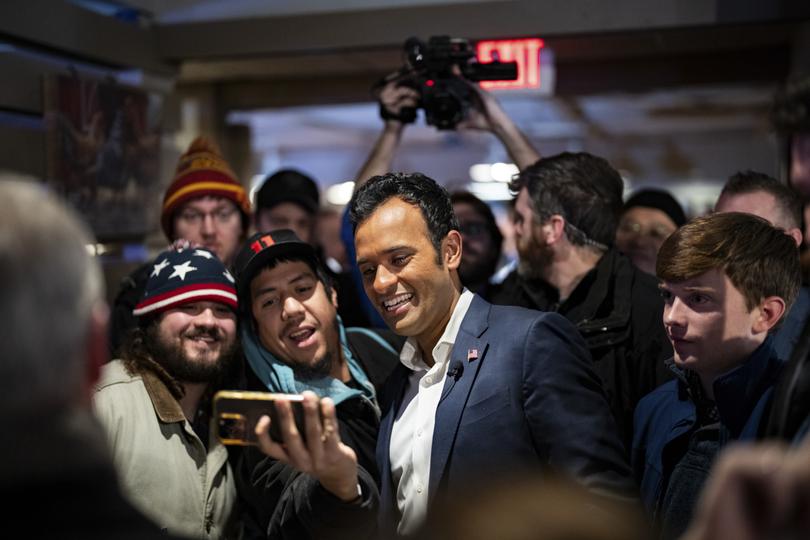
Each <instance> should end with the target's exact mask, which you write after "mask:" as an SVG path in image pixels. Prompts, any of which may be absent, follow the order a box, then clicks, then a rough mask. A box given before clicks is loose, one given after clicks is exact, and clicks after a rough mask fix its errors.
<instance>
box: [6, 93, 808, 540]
mask: <svg viewBox="0 0 810 540" xmlns="http://www.w3.org/2000/svg"><path fill="white" fill-rule="evenodd" d="M475 92H476V94H475V95H476V96H477V100H476V103H475V107H474V108H473V109H472V110H471V112H470V114H469V115H468V118H467V119H466V120H465V121H464V122H463V123H462V124H460V125H459V129H482V130H486V131H489V132H491V133H492V134H494V135H495V136H496V137H497V138H498V139H499V140H500V141H501V142H502V143H503V145H504V147H505V148H506V150H507V152H508V153H509V155H510V156H511V158H512V159H513V160H514V162H515V164H516V165H517V166H518V167H519V169H520V172H519V174H517V175H516V176H515V178H514V179H513V181H512V184H511V188H512V190H513V192H514V193H515V199H514V208H513V211H512V216H513V219H512V221H513V224H512V225H513V227H514V237H515V242H516V248H517V253H518V261H517V264H516V266H515V268H514V269H513V270H512V271H511V272H510V273H509V274H508V275H506V276H505V278H504V279H503V280H500V281H499V280H494V279H492V278H493V275H494V274H495V273H496V270H497V269H498V262H499V260H500V259H501V249H502V245H503V239H504V238H503V234H502V232H501V230H500V228H499V226H498V224H497V222H496V219H495V216H494V214H493V212H492V210H491V209H490V208H489V206H488V205H487V204H486V203H484V202H483V201H481V200H479V199H478V198H476V197H475V196H474V195H472V194H470V193H466V192H458V193H452V194H450V193H448V192H447V191H446V190H445V189H444V188H443V187H442V186H441V185H440V184H439V183H438V182H437V181H435V180H434V179H431V178H429V177H428V176H426V175H424V174H421V173H416V172H413V173H400V172H393V171H391V167H392V163H393V159H394V155H395V153H396V149H397V146H398V144H399V141H400V140H401V137H402V135H403V132H404V129H405V127H406V124H405V123H404V122H402V121H401V120H400V119H399V115H400V111H401V109H402V108H404V107H414V106H415V105H416V102H417V100H418V95H416V93H415V91H414V90H413V89H410V88H407V87H401V86H396V85H395V84H393V83H391V84H389V85H387V86H385V87H384V88H382V90H381V93H380V96H379V100H380V103H381V107H382V108H383V109H384V110H385V111H386V113H385V114H383V115H382V116H383V118H384V126H383V129H382V132H381V134H380V136H379V138H378V140H377V141H376V142H375V143H374V144H373V146H372V149H371V151H370V155H369V158H368V160H367V161H366V162H365V164H364V165H363V166H362V167H361V170H360V171H359V173H358V174H357V178H356V182H355V191H354V194H353V197H352V199H351V201H350V202H349V204H348V206H347V208H346V210H345V212H344V214H343V215H342V216H340V224H341V227H342V228H341V239H340V240H341V246H340V249H335V246H325V245H322V244H320V243H319V242H318V234H317V231H318V220H319V219H322V218H323V219H325V218H326V217H328V218H329V219H334V220H335V221H337V220H338V218H337V217H336V216H328V215H325V214H323V213H322V211H321V205H320V198H319V190H318V187H317V183H316V182H314V181H313V180H312V179H311V178H309V177H308V176H306V175H305V174H303V173H301V172H299V171H297V170H294V169H284V170H281V171H278V172H276V173H274V174H271V175H268V176H267V178H266V180H265V182H264V184H263V185H262V186H261V188H260V189H259V190H258V191H257V192H256V196H255V200H254V201H253V204H251V201H250V200H249V198H248V196H247V193H246V190H245V189H244V187H243V185H242V183H241V182H240V181H239V179H238V178H237V176H236V175H235V174H234V172H233V171H232V170H231V168H230V167H229V165H228V163H227V162H226V160H225V159H224V158H223V156H222V155H221V153H220V152H219V150H218V148H217V146H216V144H214V143H213V141H211V140H210V139H207V138H205V137H200V138H198V139H196V140H195V141H194V142H193V143H192V144H191V145H190V147H189V148H188V150H187V151H186V152H185V153H184V154H183V155H182V156H181V157H180V159H179V162H178V165H177V168H176V172H175V175H174V177H173V178H172V179H171V181H170V182H169V184H168V187H167V189H166V191H165V195H164V200H163V206H162V210H161V226H162V229H163V232H164V233H165V235H166V238H167V240H168V243H169V244H170V245H169V247H168V249H166V250H165V251H163V252H161V253H160V254H159V255H157V257H156V258H155V259H154V260H152V261H149V262H148V263H146V264H144V265H143V266H142V267H140V268H138V269H136V270H135V271H134V272H133V273H132V274H131V275H130V276H128V277H127V278H126V279H125V280H124V281H123V283H122V285H121V288H120V290H119V291H118V292H117V294H116V297H115V302H114V305H113V306H112V307H111V310H109V312H108V309H107V307H106V306H105V304H104V302H103V300H102V299H103V287H102V279H101V268H100V267H99V264H98V261H97V260H96V259H94V258H93V257H91V256H89V255H88V254H87V252H86V250H85V244H87V243H90V241H91V240H90V238H91V237H90V234H89V232H88V231H87V230H86V228H85V227H84V225H82V219H81V217H80V216H78V215H76V214H74V213H73V212H72V211H70V210H68V209H67V208H66V207H65V204H64V203H63V202H61V201H58V200H56V199H55V198H54V197H53V196H52V195H50V194H48V193H46V192H45V191H44V190H42V189H41V188H40V187H39V186H37V185H35V184H32V183H25V182H15V181H5V182H3V183H2V184H0V223H2V228H0V231H2V232H0V275H2V276H3V277H4V279H2V280H0V284H2V285H0V286H2V288H3V299H4V300H3V302H2V304H0V313H1V315H0V317H2V320H3V322H4V324H3V326H2V328H3V332H4V335H3V337H4V340H3V341H4V342H5V344H6V354H5V355H4V360H3V362H2V368H1V369H2V372H0V377H2V380H3V381H4V385H5V386H4V388H5V391H4V392H3V393H2V395H0V401H2V402H3V407H2V415H3V416H4V417H5V419H6V420H7V423H6V425H10V426H12V435H13V437H12V442H10V443H9V444H10V454H9V455H8V456H7V459H5V460H3V465H2V469H3V472H2V474H0V479H1V480H0V485H2V488H1V489H2V491H3V492H4V493H5V494H6V497H4V500H6V501H9V500H10V501H12V502H11V503H10V505H11V510H12V512H13V514H15V515H16V514H19V515H23V514H24V513H25V509H26V508H29V509H30V506H31V505H36V508H37V509H39V511H40V512H41V513H42V514H43V515H44V516H45V518H46V519H43V520H40V521H36V522H33V521H32V522H31V523H29V524H28V527H29V534H28V535H29V536H37V535H38V534H41V535H48V534H49V533H52V534H58V535H59V536H65V537H75V538H94V537H98V538H102V537H103V538H110V537H116V538H117V537H122V538H151V537H158V536H160V537H164V538H165V537H187V538H212V539H213V538H271V539H310V538H312V539H321V538H346V539H349V538H351V539H357V540H359V539H374V538H383V539H386V538H397V537H410V538H424V539H431V538H465V539H467V538H505V539H513V538H514V539H524V538H525V539H528V538H548V539H563V538H583V539H586V540H587V539H594V540H596V539H601V538H628V539H635V538H639V539H641V538H666V539H670V538H673V539H674V538H687V539H695V540H697V539H703V538H714V539H723V538H728V539H731V538H751V539H755V538H756V539H758V538H763V539H764V538H774V537H785V538H792V537H800V536H802V535H807V534H810V527H808V522H807V519H806V516H807V515H808V514H807V510H810V508H807V507H808V506H810V504H808V502H809V501H810V497H807V494H808V492H810V449H808V445H809V444H810V441H808V440H806V437H805V435H806V433H807V431H808V429H810V409H808V404H809V403H810V398H808V396H809V395H810V386H809V385H810V379H809V378H810V375H808V373H810V370H808V369H806V367H805V366H806V364H807V362H806V358H807V356H808V352H809V350H810V343H809V342H810V340H809V339H808V334H810V332H809V331H808V324H809V323H808V320H809V319H810V292H809V291H808V289H807V287H806V285H803V283H802V272H801V267H800V256H799V250H800V247H801V244H802V240H803V236H802V229H801V225H802V203H801V199H800V198H799V196H798V195H797V194H796V193H794V192H793V191H792V190H791V188H790V187H788V186H786V185H784V184H782V183H780V182H779V181H777V180H776V179H774V178H771V177H769V176H767V175H765V174H762V173H757V172H752V171H746V172H739V173H736V172H734V171H730V176H729V180H728V182H727V183H726V185H725V186H724V188H723V191H722V193H721V195H720V197H719V199H718V201H717V203H716V207H715V209H714V212H712V213H711V214H709V215H706V216H698V217H695V218H694V219H692V220H688V219H687V216H686V214H685V212H684V211H683V209H682V208H681V207H680V205H679V204H678V202H677V201H676V200H675V199H674V198H673V197H672V196H671V195H669V194H668V193H666V192H663V191H658V190H644V191H641V192H637V193H635V194H634V195H633V196H632V197H631V198H629V199H628V200H627V201H623V197H622V195H623V191H624V185H623V181H622V178H621V176H620V175H619V173H618V172H617V171H616V169H614V168H613V167H612V166H611V164H610V163H609V162H608V161H607V160H605V159H603V158H601V157H598V156H595V155H592V154H589V153H587V152H578V153H571V152H565V153H562V154H558V155H552V156H542V157H541V155H540V154H539V152H537V151H536V150H535V149H534V148H533V146H532V144H531V143H530V141H529V140H528V139H527V138H526V137H525V136H524V134H522V133H521V132H520V130H519V129H518V128H517V126H516V125H515V123H514V122H513V121H512V120H511V119H510V118H509V117H508V116H507V115H506V114H505V113H504V111H503V109H502V108H501V107H500V105H499V104H498V102H497V101H496V100H495V98H494V97H493V96H492V95H490V94H489V93H487V92H485V91H483V90H480V89H477V88H476V90H475ZM344 254H345V255H344ZM336 257H337V258H340V259H341V261H340V262H338V261H337V260H336ZM108 320H109V325H108ZM225 389H227V390H244V391H260V392H270V393H274V394H284V395H294V396H297V399H300V402H299V404H300V409H296V408H294V407H293V404H292V403H291V402H288V401H285V400H283V399H281V400H277V401H275V402H274V403H275V405H274V414H273V415H270V414H269V411H268V414H267V415H264V416H262V417H261V419H260V420H259V421H258V422H257V423H256V425H255V427H253V426H250V428H249V429H251V430H253V432H252V433H251V434H249V435H251V436H252V437H253V438H254V439H255V444H252V445H248V446H230V445H226V444H224V443H223V440H222V438H221V437H220V436H219V435H220V433H219V425H218V424H217V422H216V420H217V419H216V418H215V416H214V415H213V413H212V404H213V402H214V401H215V396H216V393H217V392H218V391H220V390H225ZM271 417H272V419H271ZM271 428H272V429H271ZM273 433H274V434H275V435H273V436H271V434H273ZM226 442H227V441H226ZM789 445H792V446H789Z"/></svg>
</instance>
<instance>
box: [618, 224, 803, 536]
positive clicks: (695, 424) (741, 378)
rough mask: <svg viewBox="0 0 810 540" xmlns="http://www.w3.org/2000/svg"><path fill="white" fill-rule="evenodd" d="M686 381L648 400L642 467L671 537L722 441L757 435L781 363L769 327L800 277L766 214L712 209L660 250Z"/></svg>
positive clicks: (793, 253) (684, 520)
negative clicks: (725, 211) (719, 211)
mask: <svg viewBox="0 0 810 540" xmlns="http://www.w3.org/2000/svg"><path fill="white" fill-rule="evenodd" d="M656 271H657V274H658V277H659V278H660V279H661V280H662V282H661V285H660V288H661V292H662V295H663V297H664V314H663V321H664V326H665V327H666V331H667V335H668V337H669V339H670V341H671V343H672V348H673V350H674V357H673V358H672V360H670V362H669V364H670V367H671V369H672V370H673V371H674V373H675V375H676V377H677V379H676V380H674V381H671V382H669V383H666V384H665V385H663V386H661V387H660V388H658V389H656V390H655V391H653V392H652V393H651V394H649V395H648V396H646V397H645V398H643V399H642V400H641V402H639V405H638V408H637V410H636V415H635V423H634V427H635V430H634V431H635V433H634V440H633V468H634V471H635V473H636V475H637V477H638V480H639V482H640V485H641V492H642V498H643V500H644V504H645V506H646V507H647V510H648V511H649V512H650V514H651V516H652V517H653V518H654V519H655V520H656V521H657V522H658V523H659V524H660V525H661V527H662V529H663V536H664V537H665V538H676V537H678V536H680V535H681V534H682V533H683V532H684V530H685V529H686V526H687V525H688V523H689V520H690V518H691V516H692V510H693V508H694V505H695V502H696V501H697V497H698V495H699V493H700V490H701V487H702V486H703V484H704V482H705V480H706V478H707V477H708V475H709V472H710V470H711V467H712V463H713V462H714V458H715V456H716V455H717V454H718V452H719V451H720V450H721V449H722V448H723V446H724V445H725V444H726V443H728V442H729V441H732V440H736V439H739V440H750V439H754V438H755V437H757V435H758V432H759V427H760V422H761V419H762V415H763V413H764V412H765V411H766V410H767V409H768V406H769V403H770V401H771V399H772V394H773V385H774V383H775V381H776V379H777V376H778V374H779V372H780V369H781V362H780V360H779V359H778V357H777V355H776V353H775V351H774V348H773V338H772V337H770V333H771V332H772V331H773V330H774V329H775V328H776V327H777V325H778V324H779V322H780V320H781V319H782V317H783V316H784V314H785V312H786V311H787V310H789V309H790V305H791V304H792V303H793V300H794V298H795V297H796V292H797V290H798V288H799V284H800V281H801V278H800V271H799V252H798V249H797V247H796V243H795V242H794V241H793V239H792V238H790V237H789V236H788V235H786V234H784V233H783V231H782V230H780V229H777V228H774V227H773V226H771V225H770V224H769V223H768V222H767V221H765V220H764V219H761V218H759V217H756V216H753V215H749V214H743V213H738V212H728V213H722V214H713V215H710V216H707V217H703V218H698V219H695V220H694V221H692V222H690V223H687V224H686V225H684V226H683V227H681V228H680V229H678V230H677V231H676V232H675V233H674V234H673V235H672V236H670V237H669V238H668V239H667V240H666V241H665V242H664V244H663V246H662V247H661V250H660V252H659V254H658V263H657V268H656Z"/></svg>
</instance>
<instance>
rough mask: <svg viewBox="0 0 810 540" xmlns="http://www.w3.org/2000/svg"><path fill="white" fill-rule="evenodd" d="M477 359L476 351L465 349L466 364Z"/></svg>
mask: <svg viewBox="0 0 810 540" xmlns="http://www.w3.org/2000/svg"><path fill="white" fill-rule="evenodd" d="M476 358H478V349H467V362H472V361H473V360H475V359H476Z"/></svg>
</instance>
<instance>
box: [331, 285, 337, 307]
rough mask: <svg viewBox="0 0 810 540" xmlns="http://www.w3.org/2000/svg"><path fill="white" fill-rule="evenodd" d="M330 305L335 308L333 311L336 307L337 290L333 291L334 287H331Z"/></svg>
mask: <svg viewBox="0 0 810 540" xmlns="http://www.w3.org/2000/svg"><path fill="white" fill-rule="evenodd" d="M331 296H332V305H333V306H335V309H337V307H338V300H337V298H338V297H337V289H335V287H334V285H333V286H332V294H331Z"/></svg>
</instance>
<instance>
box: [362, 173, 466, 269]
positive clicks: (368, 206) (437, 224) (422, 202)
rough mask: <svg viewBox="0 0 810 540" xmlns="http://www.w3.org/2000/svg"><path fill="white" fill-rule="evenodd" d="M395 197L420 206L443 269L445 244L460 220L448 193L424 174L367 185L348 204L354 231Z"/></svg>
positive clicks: (386, 178) (392, 177)
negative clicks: (445, 239) (443, 244)
mask: <svg viewBox="0 0 810 540" xmlns="http://www.w3.org/2000/svg"><path fill="white" fill-rule="evenodd" d="M392 197H398V198H400V199H402V200H403V201H405V202H406V203H408V204H412V205H414V206H418V207H419V210H421V211H422V217H423V218H424V219H425V225H426V226H427V230H428V234H429V235H430V241H431V243H432V244H433V247H434V249H435V250H436V260H437V264H439V265H441V264H442V259H441V247H442V241H443V240H444V238H445V237H446V236H447V233H449V232H450V231H452V230H458V219H456V215H455V214H454V213H453V205H452V204H450V196H449V195H448V194H447V190H446V189H444V188H443V187H442V186H440V185H439V184H437V183H436V181H435V180H433V179H432V178H429V177H427V176H425V175H424V174H422V173H387V174H383V175H380V176H374V177H373V178H371V179H370V180H369V181H368V182H366V183H365V184H364V185H363V186H362V187H361V188H360V189H358V190H357V191H356V192H355V194H354V195H353V196H352V200H351V201H350V202H349V220H350V221H351V224H352V229H353V230H354V231H356V230H357V227H358V226H359V225H360V224H361V223H363V222H364V221H365V220H367V219H368V218H369V217H371V214H373V213H374V211H375V210H376V209H377V207H379V206H380V205H382V204H383V203H385V202H386V201H388V200H389V199H391V198H392Z"/></svg>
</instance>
